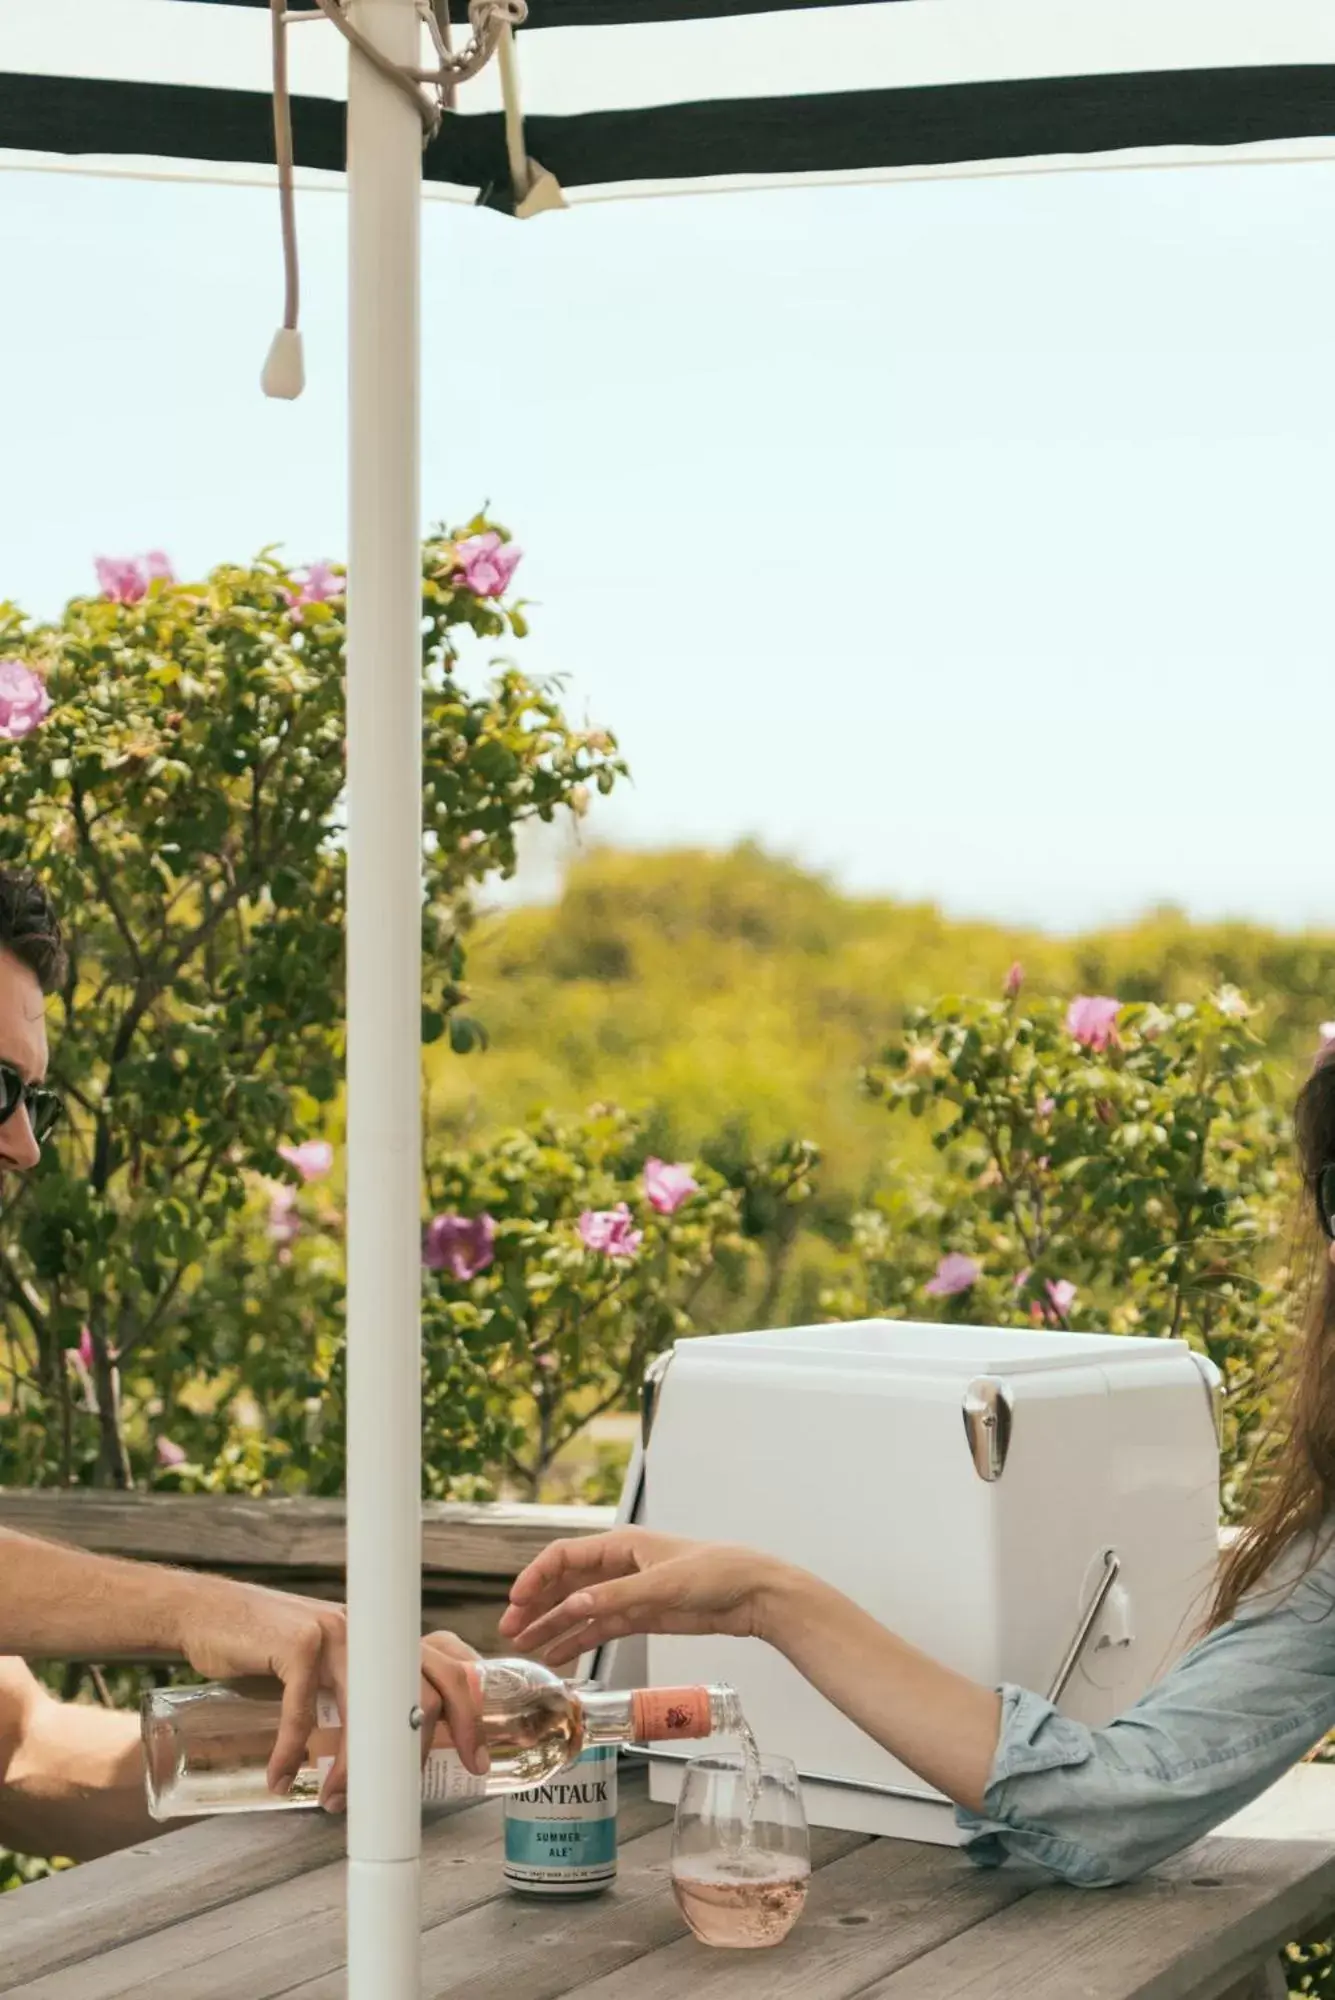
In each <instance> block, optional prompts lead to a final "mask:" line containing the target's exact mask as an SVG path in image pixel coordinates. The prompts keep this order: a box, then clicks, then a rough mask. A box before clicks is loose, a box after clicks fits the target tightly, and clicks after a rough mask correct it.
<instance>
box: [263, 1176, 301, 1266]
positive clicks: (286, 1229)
mask: <svg viewBox="0 0 1335 2000" xmlns="http://www.w3.org/2000/svg"><path fill="white" fill-rule="evenodd" d="M267 1228H268V1233H269V1241H270V1242H271V1243H276V1244H277V1245H278V1247H279V1249H280V1251H281V1252H282V1253H283V1255H282V1258H281V1260H280V1261H282V1262H283V1263H286V1262H287V1255H288V1252H289V1251H290V1249H291V1246H292V1244H293V1243H295V1241H296V1239H297V1237H298V1236H299V1235H300V1234H301V1217H300V1216H299V1215H298V1214H297V1191H296V1189H295V1188H290V1187H272V1188H271V1189H270V1191H269V1219H268V1223H267Z"/></svg>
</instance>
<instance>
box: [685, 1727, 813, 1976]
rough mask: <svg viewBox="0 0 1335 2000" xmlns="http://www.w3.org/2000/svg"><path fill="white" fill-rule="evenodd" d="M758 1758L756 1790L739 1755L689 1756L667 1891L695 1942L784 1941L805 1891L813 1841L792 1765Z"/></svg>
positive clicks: (751, 1944)
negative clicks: (692, 1934) (670, 1893)
mask: <svg viewBox="0 0 1335 2000" xmlns="http://www.w3.org/2000/svg"><path fill="white" fill-rule="evenodd" d="M759 1763H760V1768H759V1784H758V1786H757V1787H756V1788H755V1796H754V1798H752V1797H751V1796H749V1794H750V1792H751V1789H752V1786H751V1785H749V1784H748V1778H747V1767H746V1759H745V1758H744V1757H743V1756H742V1755H741V1754H740V1753H724V1754H722V1755H718V1756H708V1757H697V1758H696V1759H695V1760H694V1761H693V1762H692V1763H690V1764H688V1765H687V1767H686V1776H685V1780H684V1782H683V1784H682V1788H681V1797H680V1798H679V1800H678V1801H677V1819H676V1824H675V1826H674V1828H673V1832H672V1889H673V1893H674V1895H675V1896H676V1899H677V1905H678V1908H679V1909H680V1910H681V1913H682V1915H683V1916H684V1917H685V1919H686V1921H687V1923H688V1924H689V1925H690V1927H691V1929H692V1930H693V1931H694V1933H695V1935H696V1937H698V1938H699V1940H700V1942H701V1944H712V1945H723V1946H725V1947H730V1948H732V1949H733V1950H737V1949H742V1950H747V1949H750V1950H754V1949H756V1948H757V1947H759V1946H764V1945H774V1944H782V1942H783V1940H784V1939H785V1938H786V1937H787V1935H788V1933H789V1931H790V1930H791V1929H792V1928H793V1925H794V1924H795V1923H796V1922H797V1920H798V1918H799V1917H800V1916H801V1914H802V1905H803V1904H804V1903H805V1902H806V1899H807V1885H808V1883H809V1881H810V1878H811V1841H810V1838H809V1836H808V1834H807V1816H806V1811H805V1809H804V1807H803V1804H802V1788H801V1786H800V1784H799V1783H798V1778H797V1772H796V1770H795V1769H794V1768H793V1766H792V1764H790V1763H789V1761H788V1759H787V1758H786V1757H761V1758H760V1760H759ZM752 1784H754V1780H752Z"/></svg>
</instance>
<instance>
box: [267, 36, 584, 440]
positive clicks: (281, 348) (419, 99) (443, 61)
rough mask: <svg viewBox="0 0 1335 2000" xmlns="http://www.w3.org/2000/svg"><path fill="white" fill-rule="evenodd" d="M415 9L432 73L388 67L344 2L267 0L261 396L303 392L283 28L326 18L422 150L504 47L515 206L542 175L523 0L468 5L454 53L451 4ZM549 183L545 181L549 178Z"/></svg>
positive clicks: (285, 397) (550, 203)
mask: <svg viewBox="0 0 1335 2000" xmlns="http://www.w3.org/2000/svg"><path fill="white" fill-rule="evenodd" d="M417 12H418V15H419V16H420V18H421V19H422V21H423V22H424V23H425V25H426V27H427V29H428V32H429V33H430V36H431V43H432V47H433V49H434V51H435V55H436V67H435V68H434V69H418V68H416V67H415V66H413V65H411V64H400V63H396V62H392V61H391V60H390V58H389V57H388V56H386V55H384V54H383V53H382V52H381V50H379V49H378V48H377V47H376V46H375V44H374V43H373V42H370V41H368V40H367V38H366V36H365V35H363V34H362V33H361V31H360V29H358V28H357V27H355V26H354V24H353V23H352V22H351V21H350V20H349V19H348V15H347V5H346V0H315V6H314V8H306V9H303V10H302V11H301V12H299V13H294V12H292V11H290V10H289V8H288V6H287V0H269V18H270V23H271V29H272V39H273V112H274V158H275V161H276V163H277V167H278V204H279V213H280V215H281V219H282V231H283V323H282V325H281V327H280V328H279V329H278V332H277V333H276V334H275V335H274V338H273V343H272V345H271V346H270V349H269V355H268V359H267V360H266V362H265V364H264V373H263V375H262V376H261V378H260V379H261V384H262V386H263V389H264V393H265V394H266V396H277V397H280V398H282V399H283V400H285V401H291V400H292V399H293V398H295V397H297V396H299V395H300V394H301V392H302V389H303V388H304V387H305V365H304V360H303V355H302V347H301V333H300V331H299V325H298V322H299V317H300V311H301V277H300V270H299V265H298V258H297V220H296V192H295V182H294V164H295V159H294V148H293V143H292V98H291V91H290V87H289V83H288V68H287V31H288V29H289V27H291V26H293V25H294V24H296V23H300V22H303V21H332V22H333V24H334V26H335V27H336V28H337V29H338V31H339V33H340V34H341V35H342V36H343V38H344V40H345V41H346V42H348V43H349V44H350V46H351V47H352V48H354V49H356V50H357V52H358V54H359V55H361V56H364V57H365V59H366V61H367V62H369V63H370V64H371V65H372V66H373V67H374V68H375V69H376V70H378V71H379V73H380V75H381V76H383V77H384V78H385V80H386V82H387V83H391V84H393V86H394V88H395V89H396V90H401V91H402V92H403V93H404V94H405V96H407V97H409V98H411V100H412V103H413V105H414V107H415V109H416V111H417V113H418V116H419V117H420V118H421V121H422V144H423V145H424V146H426V145H429V144H430V142H431V140H432V139H434V138H435V136H436V134H437V133H438V132H439V130H440V127H441V121H442V119H443V117H444V114H445V112H446V110H448V109H453V105H454V91H455V87H456V85H458V84H460V83H466V82H467V81H468V79H469V78H470V77H474V76H476V75H477V74H478V72H479V71H480V70H482V69H484V68H485V67H486V65H487V64H488V63H489V62H490V60H491V58H492V56H493V55H495V54H496V52H497V49H498V48H501V47H502V45H504V53H503V55H502V94H503V96H504V98H505V106H506V121H505V122H506V144H507V149H508V150H509V152H510V159H511V170H512V172H514V171H515V160H516V157H517V158H518V161H519V171H518V175H517V178H516V183H515V199H516V202H522V201H523V199H524V197H525V196H527V195H529V194H530V192H531V191H532V187H533V182H534V180H535V178H536V177H537V176H539V175H540V174H541V169H538V168H536V167H534V168H532V170H530V163H529V162H528V161H527V160H526V158H525V155H524V149H523V120H522V117H521V115H520V112H519V102H518V79H517V74H516V70H515V63H514V39H513V38H514V30H515V29H516V28H518V27H522V26H523V24H524V22H525V21H526V20H527V19H528V0H468V25H469V28H470V31H471V32H470V35H469V39H468V41H467V42H466V43H465V44H464V46H463V48H461V49H459V50H457V51H456V50H455V49H454V48H453V46H452V44H451V37H450V17H449V0H417ZM516 134H517V135H518V136H517V138H516V137H515V135H516ZM516 147H517V153H516ZM547 178H548V179H550V176H548V177H547ZM553 185H554V183H553ZM558 198H559V190H558ZM543 205H544V206H548V207H550V206H555V205H557V203H556V202H553V201H551V200H550V199H549V200H548V201H547V202H545V203H544V204H543Z"/></svg>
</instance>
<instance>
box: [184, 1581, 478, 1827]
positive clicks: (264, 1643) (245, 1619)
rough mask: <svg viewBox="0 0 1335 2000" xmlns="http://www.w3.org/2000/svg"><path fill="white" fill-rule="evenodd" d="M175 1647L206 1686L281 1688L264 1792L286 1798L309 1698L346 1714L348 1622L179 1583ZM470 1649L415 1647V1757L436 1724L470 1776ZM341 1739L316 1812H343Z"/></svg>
mask: <svg viewBox="0 0 1335 2000" xmlns="http://www.w3.org/2000/svg"><path fill="white" fill-rule="evenodd" d="M177 1602H178V1608H177V1613H176V1638H177V1643H178V1645H179V1646H180V1649H181V1651H182V1652H183V1653H184V1654H185V1657H186V1659H187V1660H188V1661H189V1662H190V1664H191V1666H192V1667H193V1668H194V1669H195V1671H196V1672H197V1673H200V1674H203V1675H204V1676H205V1677H206V1679H208V1680H233V1679H236V1678H237V1677H238V1676H241V1675H247V1674H260V1675H272V1676H274V1677H275V1678H277V1679H278V1680H280V1681H281V1682H282V1684H283V1710H282V1720H281V1723H280V1725H279V1730H278V1740H277V1741H276V1743H275V1744H274V1750H273V1756H272V1757H271V1758H270V1760H269V1771H268V1780H269V1787H270V1789H271V1790H272V1791H275V1792H286V1791H289V1790H290V1789H291V1786H292V1782H293V1780H294V1779H295V1777H296V1775H297V1773H298V1771H299V1770H300V1769H301V1767H302V1764H303V1763H304V1761H305V1757H306V1747H307V1745H308V1743H309V1742H310V1739H311V1733H312V1731H313V1730H314V1728H315V1713H316V1697H317V1696H318V1695H319V1693H320V1691H321V1690H322V1689H327V1690H328V1691H329V1693H331V1694H332V1695H333V1697H334V1700H335V1702H336V1703H337V1705H338V1712H339V1715H340V1716H341V1717H344V1718H346V1716H347V1713H348V1621H347V1613H346V1612H345V1610H344V1609H343V1607H342V1605H341V1604H326V1603H324V1602H322V1601H321V1600H320V1599H318V1598H311V1597H293V1596H289V1595H287V1594H286V1593H285V1592H283V1591H278V1590H264V1589H262V1588H260V1586H259V1585H257V1584H249V1583H235V1582H231V1581H229V1580H228V1579H226V1578H221V1577H205V1576H192V1577H184V1576H183V1577H181V1578H180V1579H179V1594H178V1600H177ZM476 1658H477V1655H476V1653H474V1651H473V1649H472V1647H471V1646H466V1645H465V1644H464V1642H463V1640H462V1639H456V1638H455V1637H454V1636H453V1634H452V1633H448V1632H437V1633H432V1634H431V1635H430V1636H429V1637H427V1638H425V1639H424V1640H423V1641H422V1680H421V1688H420V1692H419V1694H418V1703H419V1705H420V1707H421V1710H422V1718H423V1719H422V1731H421V1735H422V1756H423V1759H424V1760H425V1758H426V1755H427V1752H428V1751H429V1749H430V1747H431V1739H432V1736H433V1735H434V1733H435V1730H436V1728H437V1726H438V1725H440V1724H442V1723H443V1724H444V1727H445V1729H446V1730H447V1732H448V1734H449V1736H450V1739H451V1741H452V1742H453V1744H454V1746H455V1748H456V1749H457V1751H458V1753H459V1756H460V1758H461V1760H462V1762H463V1764H464V1766H465V1768H466V1769H467V1770H469V1771H473V1772H475V1773H477V1774H478V1775H479V1776H480V1775H483V1774H484V1773H485V1772H486V1771H487V1769H488V1761H489V1760H488V1758H487V1754H486V1751H485V1750H484V1749H483V1748H482V1746H481V1745H480V1743H479V1741H478V1733H477V1725H478V1712H479V1703H478V1688H477V1682H476V1676H475V1675H473V1674H471V1673H470V1672H469V1671H468V1663H469V1662H470V1661H472V1660H475V1659H476ZM347 1792H348V1760H347V1732H346V1730H345V1731H344V1732H343V1736H342V1739H341V1741H340V1744H339V1749H338V1755H337V1756H336V1758H335V1760H334V1764H333V1767H332V1769H331V1770H330V1772H329V1775H328V1777H327V1778H326V1779H325V1783H324V1788H323V1791H322V1793H321V1804H322V1805H324V1806H325V1807H326V1809H327V1810H328V1811H330V1812H341V1811H343V1810H344V1808H345V1806H346V1804H347Z"/></svg>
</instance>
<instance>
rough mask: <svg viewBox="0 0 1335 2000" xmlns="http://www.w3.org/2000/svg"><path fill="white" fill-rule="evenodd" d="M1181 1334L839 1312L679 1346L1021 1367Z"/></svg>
mask: <svg viewBox="0 0 1335 2000" xmlns="http://www.w3.org/2000/svg"><path fill="white" fill-rule="evenodd" d="M1185 1351H1186V1347H1185V1343H1184V1342H1183V1341H1180V1340H1153V1339H1143V1338H1140V1337H1138V1336H1132V1335H1128V1334H1107V1333H1062V1332H1050V1331H1047V1330H1045V1329H1044V1328H1042V1327H1034V1328H1030V1327H1017V1326H945V1325H942V1324H940V1323H939V1322H930V1323H928V1322H920V1321H915V1320H892V1319H861V1320H844V1321H838V1322H835V1323H834V1324H832V1325H827V1326H787V1327H776V1328H774V1329H773V1330H772V1331H769V1332H763V1331H762V1332H757V1333H724V1334H712V1335H708V1336H706V1337H704V1338H698V1339H694V1340H683V1341H679V1342H678V1344H677V1352H678V1354H679V1355H680V1354H689V1356H690V1359H691V1361H692V1363H695V1362H699V1363H702V1364H704V1365H705V1366H708V1365H710V1364H711V1363H713V1362H729V1361H734V1360H736V1359H737V1358H738V1356H739V1355H740V1354H744V1353H746V1354H754V1355H755V1356H756V1357H757V1358H760V1357H761V1356H765V1357H767V1358H769V1359H770V1360H773V1361H781V1362H782V1363H783V1365H784V1366H785V1367H786V1368H803V1367H812V1368H816V1367H819V1368H821V1369H826V1370H828V1369H830V1368H848V1369H850V1370H858V1371H860V1372H862V1373H865V1372H866V1371H867V1370H868V1369H871V1370H872V1371H873V1372H874V1373H876V1374H878V1375H879V1374H887V1375H892V1374H904V1375H923V1374H940V1373H941V1372H943V1371H945V1372H948V1373H950V1374H957V1373H958V1374H960V1375H989V1374H1002V1375H1019V1374H1032V1373H1037V1372H1039V1371H1043V1370H1048V1369H1053V1368H1090V1367H1095V1368H1117V1367H1119V1366H1121V1367H1126V1366H1129V1365H1130V1364H1132V1363H1137V1364H1140V1365H1143V1364H1144V1363H1146V1362H1147V1361H1148V1362H1155V1361H1160V1362H1163V1363H1165V1364H1167V1363H1173V1362H1178V1361H1180V1359H1181V1356H1182V1354H1183V1353H1184V1352H1185Z"/></svg>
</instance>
